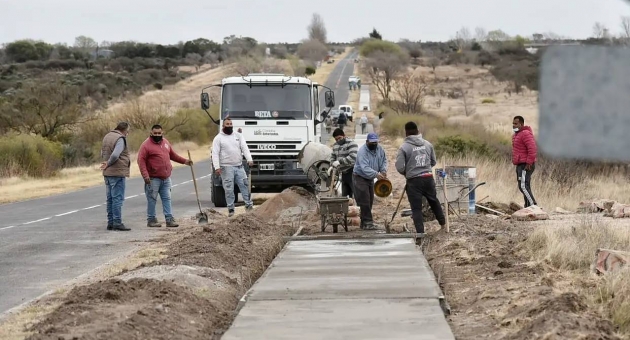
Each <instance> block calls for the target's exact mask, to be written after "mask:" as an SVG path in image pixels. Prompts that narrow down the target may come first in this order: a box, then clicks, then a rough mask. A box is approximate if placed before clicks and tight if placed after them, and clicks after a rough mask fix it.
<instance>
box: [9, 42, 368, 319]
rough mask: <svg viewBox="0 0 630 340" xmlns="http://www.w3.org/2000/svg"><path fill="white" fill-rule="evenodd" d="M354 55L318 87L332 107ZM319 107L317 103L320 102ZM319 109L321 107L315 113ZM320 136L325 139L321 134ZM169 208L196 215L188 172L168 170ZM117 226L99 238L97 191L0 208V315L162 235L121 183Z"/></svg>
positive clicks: (100, 189) (344, 93)
mask: <svg viewBox="0 0 630 340" xmlns="http://www.w3.org/2000/svg"><path fill="white" fill-rule="evenodd" d="M355 56H356V53H351V55H349V56H348V57H347V58H345V59H342V60H338V61H336V63H337V65H336V67H335V68H334V69H333V71H332V72H331V74H330V77H329V79H328V81H327V82H326V84H325V85H326V86H328V87H330V88H331V89H332V90H334V91H335V101H336V106H337V107H338V106H339V105H340V104H345V103H346V101H347V99H348V93H349V90H348V77H349V76H351V75H352V72H353V69H354V63H353V60H354V58H355ZM322 100H323V96H322ZM322 107H325V106H322ZM324 132H325V131H324ZM195 174H196V175H197V176H198V179H197V185H198V186H199V190H200V193H199V194H200V199H201V205H202V207H212V202H211V201H210V177H209V174H210V162H209V161H205V162H198V163H195ZM172 182H173V189H172V204H173V213H174V215H175V217H176V218H190V217H191V216H194V215H195V214H196V213H197V212H198V207H197V201H196V198H195V190H194V187H193V183H192V175H191V172H190V168H188V167H182V168H177V169H174V170H173V174H172ZM125 196H126V199H125V202H124V205H123V222H124V223H125V225H127V226H128V227H130V228H131V229H132V230H131V231H127V232H117V231H108V230H106V224H107V219H106V216H107V215H106V211H105V188H104V186H97V187H93V188H88V189H84V190H80V191H75V192H71V193H67V194H62V195H55V196H51V197H46V198H40V199H34V200H29V201H24V202H18V203H12V204H3V205H0V216H1V217H2V219H0V315H1V314H2V313H4V312H7V311H8V310H10V309H12V308H14V307H17V306H19V305H21V304H22V303H25V302H28V301H30V300H32V299H34V298H37V297H38V296H40V295H42V294H44V293H46V292H47V291H50V290H53V289H56V288H57V287H58V286H59V285H62V284H64V283H66V282H68V281H69V280H72V279H74V278H76V277H78V276H80V275H82V274H85V273H87V272H89V271H90V270H92V269H95V268H97V267H98V266H100V265H103V264H105V263H107V262H108V261H112V260H114V259H116V258H118V257H120V256H122V255H124V254H126V253H128V252H130V251H132V250H134V249H135V248H137V247H139V246H142V243H143V242H146V241H148V240H150V239H151V238H153V237H155V236H158V235H160V234H162V233H164V232H175V231H176V229H175V230H172V229H171V230H168V229H167V228H166V227H165V226H164V223H163V222H164V216H163V214H162V206H161V203H158V205H157V211H158V218H159V220H160V221H161V222H162V223H163V226H162V228H159V229H149V228H147V227H146V204H147V203H146V198H145V196H144V182H143V181H142V179H141V178H132V179H127V183H126V191H125Z"/></svg>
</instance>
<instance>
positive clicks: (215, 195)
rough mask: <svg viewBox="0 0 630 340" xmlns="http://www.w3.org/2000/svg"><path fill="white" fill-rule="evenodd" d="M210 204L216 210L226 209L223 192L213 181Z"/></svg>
mask: <svg viewBox="0 0 630 340" xmlns="http://www.w3.org/2000/svg"><path fill="white" fill-rule="evenodd" d="M211 198H212V203H214V206H215V207H217V208H225V207H227V201H226V200H225V190H223V187H219V186H215V185H214V180H213V181H212V194H211Z"/></svg>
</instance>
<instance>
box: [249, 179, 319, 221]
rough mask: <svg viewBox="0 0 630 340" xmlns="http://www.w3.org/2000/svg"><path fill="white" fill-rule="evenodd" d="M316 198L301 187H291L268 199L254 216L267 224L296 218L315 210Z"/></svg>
mask: <svg viewBox="0 0 630 340" xmlns="http://www.w3.org/2000/svg"><path fill="white" fill-rule="evenodd" d="M315 207H316V203H315V196H314V195H313V194H311V193H310V192H308V191H307V190H306V189H304V188H301V187H290V188H287V189H285V190H283V191H282V192H281V193H279V194H277V195H275V196H274V197H273V198H270V199H268V200H267V201H266V202H265V203H263V204H261V205H260V207H258V208H257V209H256V210H255V211H254V215H255V216H257V217H258V218H260V219H262V220H265V221H267V222H276V221H279V220H286V219H291V218H293V217H296V216H298V215H299V214H300V208H301V210H302V212H304V211H306V210H309V209H315Z"/></svg>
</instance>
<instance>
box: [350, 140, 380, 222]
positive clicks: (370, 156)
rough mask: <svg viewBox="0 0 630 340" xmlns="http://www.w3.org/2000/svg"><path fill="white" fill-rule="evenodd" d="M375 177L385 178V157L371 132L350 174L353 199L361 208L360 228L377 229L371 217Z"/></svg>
mask: <svg viewBox="0 0 630 340" xmlns="http://www.w3.org/2000/svg"><path fill="white" fill-rule="evenodd" d="M375 178H378V179H385V178H387V157H386V156H385V150H384V149H383V147H381V146H380V145H379V144H378V135H377V134H375V133H373V132H372V133H369V134H368V135H367V141H366V143H365V144H364V145H363V146H361V148H360V149H359V152H358V153H357V161H356V163H355V165H354V171H353V176H352V180H353V184H354V199H355V201H356V203H357V205H358V206H359V208H360V209H361V229H365V230H374V229H379V226H377V225H376V224H374V219H373V218H372V205H373V204H374V179H375Z"/></svg>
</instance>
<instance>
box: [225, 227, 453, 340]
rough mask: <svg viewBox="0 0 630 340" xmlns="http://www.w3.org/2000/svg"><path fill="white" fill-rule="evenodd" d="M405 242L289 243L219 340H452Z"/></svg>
mask: <svg viewBox="0 0 630 340" xmlns="http://www.w3.org/2000/svg"><path fill="white" fill-rule="evenodd" d="M440 296H441V293H440V290H439V287H438V285H437V283H436V281H435V279H434V276H433V273H432V272H431V269H430V267H429V264H428V263H427V261H426V260H425V258H424V256H423V255H422V253H421V252H420V251H419V250H418V249H417V248H416V246H415V244H414V241H413V239H373V240H369V239H368V240H365V239H362V240H326V241H324V240H316V241H290V242H289V243H287V245H286V246H285V248H284V249H283V251H282V252H281V253H280V254H279V255H278V256H277V257H276V259H275V260H274V261H273V263H272V264H271V266H270V267H269V268H268V269H267V271H266V272H265V273H264V274H263V276H262V277H261V278H260V279H259V280H258V282H257V283H256V284H255V285H254V286H253V287H252V288H251V289H250V291H249V292H248V294H247V296H246V297H245V298H244V299H245V304H244V306H243V307H242V309H241V310H240V312H239V314H238V316H237V317H236V319H235V320H234V323H233V324H232V326H231V327H230V329H229V330H228V331H227V332H226V333H225V334H224V336H223V337H222V339H223V340H236V339H242V340H245V339H247V340H249V339H301V340H306V339H326V340H332V339H362V340H364V339H391V340H394V339H415V340H429V339H430V340H437V339H440V340H442V339H445V340H446V339H455V337H454V336H453V334H452V332H451V330H450V328H449V326H448V324H447V322H446V319H445V318H444V314H443V312H442V309H441V308H440V303H439V297H440Z"/></svg>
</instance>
